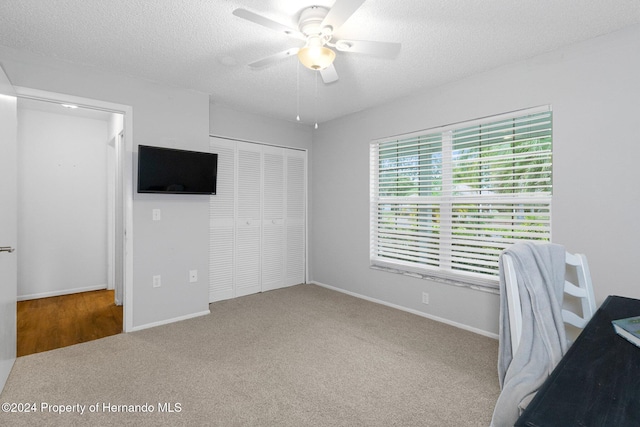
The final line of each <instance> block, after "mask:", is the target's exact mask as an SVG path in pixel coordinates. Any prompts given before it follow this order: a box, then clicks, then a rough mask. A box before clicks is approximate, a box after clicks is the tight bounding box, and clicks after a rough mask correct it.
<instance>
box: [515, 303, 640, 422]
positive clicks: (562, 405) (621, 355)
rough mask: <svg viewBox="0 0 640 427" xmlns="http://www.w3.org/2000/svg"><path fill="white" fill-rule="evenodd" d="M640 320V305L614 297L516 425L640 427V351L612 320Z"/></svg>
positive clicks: (601, 310) (595, 316)
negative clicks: (625, 337)
mask: <svg viewBox="0 0 640 427" xmlns="http://www.w3.org/2000/svg"><path fill="white" fill-rule="evenodd" d="M631 316H640V300H636V299H631V298H624V297H619V296H609V297H608V298H607V299H606V300H605V302H604V303H603V304H602V306H601V307H600V308H599V309H598V311H596V313H595V314H594V316H593V318H592V319H591V321H590V322H589V324H588V325H587V326H586V327H585V329H584V330H583V331H582V333H581V334H580V336H579V337H578V339H576V341H575V342H574V343H573V345H572V346H571V347H570V348H569V351H567V354H566V355H565V356H564V357H563V358H562V360H561V361H560V363H559V364H558V366H556V368H555V369H554V371H553V373H552V374H551V376H550V377H549V378H548V379H547V381H546V382H545V383H544V384H543V385H542V387H541V388H540V390H539V391H538V393H537V394H536V396H535V398H534V399H533V400H532V401H531V403H530V404H529V406H528V407H527V409H526V410H525V411H524V413H523V414H522V416H520V418H519V419H518V421H517V422H516V424H515V425H516V426H528V427H542V426H545V427H546V426H558V427H569V426H615V427H621V426H634V427H637V426H640V348H638V347H636V346H634V345H633V344H631V343H629V342H628V341H627V340H625V339H624V338H622V337H620V336H619V335H617V334H616V333H615V331H614V330H613V326H612V325H611V320H614V319H620V318H625V317H631Z"/></svg>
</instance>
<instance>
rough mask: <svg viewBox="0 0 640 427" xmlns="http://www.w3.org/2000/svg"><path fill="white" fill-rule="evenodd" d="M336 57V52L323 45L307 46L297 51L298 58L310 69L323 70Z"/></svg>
mask: <svg viewBox="0 0 640 427" xmlns="http://www.w3.org/2000/svg"><path fill="white" fill-rule="evenodd" d="M335 58H336V53H335V52H334V51H332V50H331V49H329V48H328V47H324V46H307V47H303V48H302V49H300V50H299V51H298V59H299V60H300V62H301V63H302V65H304V66H305V67H307V68H309V69H311V70H324V69H325V68H327V67H328V66H330V65H331V64H333V60H334V59H335Z"/></svg>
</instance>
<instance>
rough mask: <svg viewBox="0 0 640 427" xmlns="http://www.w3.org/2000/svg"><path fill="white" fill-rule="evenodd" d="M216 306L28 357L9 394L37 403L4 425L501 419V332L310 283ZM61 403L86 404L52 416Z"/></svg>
mask: <svg viewBox="0 0 640 427" xmlns="http://www.w3.org/2000/svg"><path fill="white" fill-rule="evenodd" d="M211 312H212V314H211V315H209V316H203V317H199V318H196V319H191V320H186V321H182V322H178V323H174V324H170V325H166V326H160V327H156V328H152V329H147V330H143V331H140V332H134V333H128V334H120V335H116V336H113V337H108V338H104V339H101V340H98V341H93V342H89V343H84V344H78V345H75V346H72V347H66V348H62V349H58V350H53V351H49V352H45V353H39V354H34V355H30V356H25V357H21V358H18V359H17V361H16V364H15V367H14V368H13V371H12V373H11V375H10V377H9V380H8V382H7V385H6V387H5V390H4V391H3V393H2V395H0V403H5V402H8V403H14V404H15V405H13V408H10V409H16V410H17V409H20V410H27V409H30V410H32V411H33V410H35V411H36V412H30V413H5V412H0V425H3V426H4V425H7V426H9V425H10V426H22V425H29V426H32V425H33V426H35V425H37V426H44V425H60V426H70V425H91V426H99V425H118V426H119V425H135V426H142V425H149V426H157V425H190V426H438V427H442V426H456V427H460V426H487V425H489V423H490V421H491V414H492V411H493V406H494V403H495V401H496V399H497V397H498V394H499V386H498V381H497V374H496V363H497V350H498V343H497V341H495V340H493V339H490V338H486V337H483V336H479V335H476V334H473V333H470V332H466V331H463V330H460V329H457V328H454V327H451V326H448V325H444V324H441V323H438V322H434V321H430V320H428V319H424V318H422V317H419V316H416V315H412V314H409V313H405V312H402V311H398V310H395V309H392V308H388V307H385V306H381V305H378V304H374V303H371V302H367V301H364V300H361V299H358V298H354V297H350V296H347V295H344V294H341V293H338V292H334V291H331V290H327V289H324V288H321V287H318V286H313V285H300V286H295V287H291V288H286V289H280V290H276V291H271V292H266V293H262V294H256V295H251V296H247V297H242V298H237V299H233V300H228V301H222V302H217V303H214V304H212V305H211ZM25 404H28V405H27V406H25ZM56 405H69V406H68V407H63V406H56ZM136 405H137V406H136ZM150 408H151V409H153V412H150ZM4 409H6V405H4V406H3V410H4ZM63 409H64V410H65V411H75V412H72V413H62V414H58V413H56V412H55V411H61V410H63ZM81 410H84V414H79V413H78V411H81ZM145 410H146V411H148V412H144V411H145ZM169 410H172V411H173V412H171V411H169ZM130 411H135V412H130Z"/></svg>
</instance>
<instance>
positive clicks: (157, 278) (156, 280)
mask: <svg viewBox="0 0 640 427" xmlns="http://www.w3.org/2000/svg"><path fill="white" fill-rule="evenodd" d="M160 286H162V282H161V281H160V275H157V276H153V287H154V288H159V287H160Z"/></svg>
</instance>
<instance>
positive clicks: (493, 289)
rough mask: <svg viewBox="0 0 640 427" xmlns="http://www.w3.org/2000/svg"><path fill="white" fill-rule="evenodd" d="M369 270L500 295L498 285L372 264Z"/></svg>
mask: <svg viewBox="0 0 640 427" xmlns="http://www.w3.org/2000/svg"><path fill="white" fill-rule="evenodd" d="M369 268H371V269H372V270H378V271H384V272H386V273H392V274H401V275H403V276H407V277H413V278H416V279H422V280H431V281H433V282H438V283H445V284H447V285H453V286H461V287H465V288H469V289H474V290H476V291H482V292H488V293H491V294H496V295H498V294H499V293H500V289H499V287H498V284H487V285H478V284H476V283H469V282H464V281H463V280H456V279H450V278H443V277H438V276H435V275H432V274H429V273H416V272H414V271H406V270H400V269H397V268H392V267H386V266H382V265H377V264H371V265H370V266H369Z"/></svg>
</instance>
